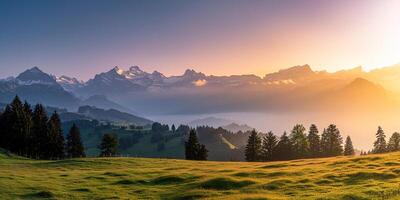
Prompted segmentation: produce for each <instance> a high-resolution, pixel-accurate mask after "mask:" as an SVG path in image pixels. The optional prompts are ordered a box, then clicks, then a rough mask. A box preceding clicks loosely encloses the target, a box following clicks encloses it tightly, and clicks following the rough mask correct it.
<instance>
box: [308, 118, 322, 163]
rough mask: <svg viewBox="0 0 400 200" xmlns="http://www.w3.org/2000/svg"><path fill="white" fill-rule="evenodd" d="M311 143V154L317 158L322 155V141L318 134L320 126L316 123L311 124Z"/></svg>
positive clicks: (309, 137)
mask: <svg viewBox="0 0 400 200" xmlns="http://www.w3.org/2000/svg"><path fill="white" fill-rule="evenodd" d="M307 139H308V144H309V156H310V157H311V158H316V157H318V156H320V155H321V141H320V138H319V135H318V128H317V126H316V125H315V124H311V126H310V130H309V132H308V135H307Z"/></svg>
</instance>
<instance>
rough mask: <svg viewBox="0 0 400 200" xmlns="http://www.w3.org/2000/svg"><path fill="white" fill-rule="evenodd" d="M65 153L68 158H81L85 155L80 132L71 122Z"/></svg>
mask: <svg viewBox="0 0 400 200" xmlns="http://www.w3.org/2000/svg"><path fill="white" fill-rule="evenodd" d="M66 153H67V156H68V157H69V158H81V157H85V156H86V155H85V149H84V147H83V144H82V140H81V133H80V130H79V128H78V127H77V126H76V125H75V123H74V124H72V127H71V129H70V130H69V133H68V135H67V147H66Z"/></svg>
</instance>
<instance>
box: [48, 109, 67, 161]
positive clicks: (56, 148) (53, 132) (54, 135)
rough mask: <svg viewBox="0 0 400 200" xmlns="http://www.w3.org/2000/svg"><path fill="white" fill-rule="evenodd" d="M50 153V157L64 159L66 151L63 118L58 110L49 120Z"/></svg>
mask: <svg viewBox="0 0 400 200" xmlns="http://www.w3.org/2000/svg"><path fill="white" fill-rule="evenodd" d="M47 127H48V138H49V141H48V155H47V157H48V158H49V159H63V158H64V157H65V153H64V147H65V142H64V136H63V133H62V129H61V120H60V117H59V116H58V114H57V112H54V113H53V114H52V115H51V117H50V120H49V121H48V125H47Z"/></svg>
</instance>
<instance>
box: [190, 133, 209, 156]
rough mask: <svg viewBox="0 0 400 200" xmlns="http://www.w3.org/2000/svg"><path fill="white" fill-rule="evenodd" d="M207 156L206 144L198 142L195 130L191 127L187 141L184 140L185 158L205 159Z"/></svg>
mask: <svg viewBox="0 0 400 200" xmlns="http://www.w3.org/2000/svg"><path fill="white" fill-rule="evenodd" d="M207 157H208V150H207V149H206V146H204V145H202V144H200V143H199V140H198V139H197V133H196V131H195V130H194V129H191V130H190V133H189V138H188V141H186V142H185V158H186V160H207Z"/></svg>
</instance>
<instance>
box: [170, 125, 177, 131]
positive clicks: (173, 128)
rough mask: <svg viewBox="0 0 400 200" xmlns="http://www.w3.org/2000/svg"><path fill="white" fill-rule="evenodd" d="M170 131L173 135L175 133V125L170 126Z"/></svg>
mask: <svg viewBox="0 0 400 200" xmlns="http://www.w3.org/2000/svg"><path fill="white" fill-rule="evenodd" d="M171 130H172V133H175V131H176V128H175V124H172V126H171Z"/></svg>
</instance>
